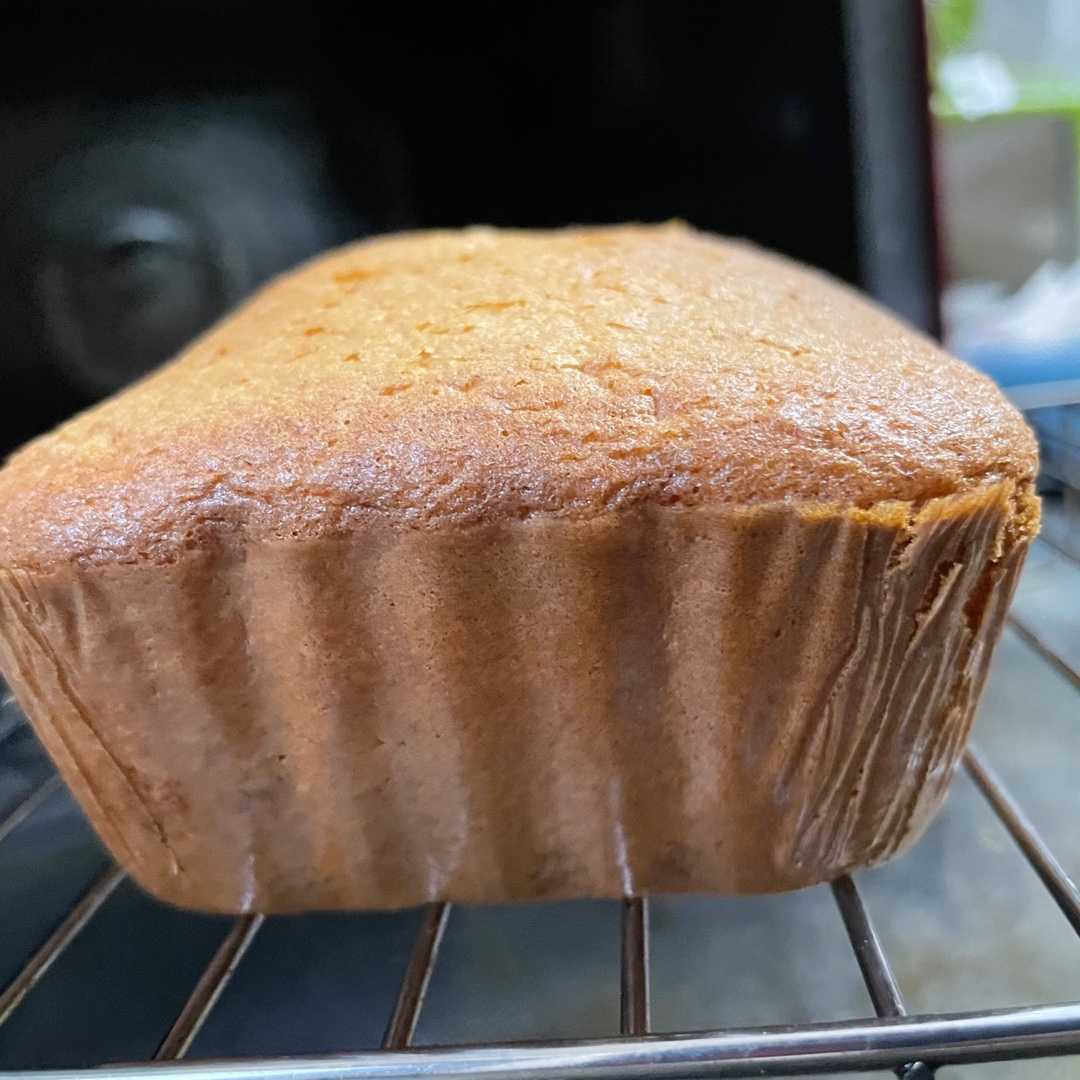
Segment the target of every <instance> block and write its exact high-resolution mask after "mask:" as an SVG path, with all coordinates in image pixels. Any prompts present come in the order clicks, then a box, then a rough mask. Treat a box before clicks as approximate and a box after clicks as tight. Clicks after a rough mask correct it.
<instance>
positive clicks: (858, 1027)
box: [0, 619, 1080, 1080]
mask: <svg viewBox="0 0 1080 1080" xmlns="http://www.w3.org/2000/svg"><path fill="white" fill-rule="evenodd" d="M1011 623H1012V625H1013V627H1014V629H1015V630H1016V631H1017V632H1018V633H1019V634H1020V636H1021V637H1022V638H1023V639H1024V640H1025V641H1026V642H1027V643H1028V645H1029V646H1031V647H1032V648H1034V649H1035V650H1036V651H1037V652H1039V653H1040V654H1041V655H1042V656H1043V657H1044V658H1045V659H1047V660H1048V661H1049V662H1050V663H1051V664H1053V665H1054V666H1055V667H1056V668H1057V669H1058V670H1060V671H1062V672H1063V673H1065V674H1066V675H1067V676H1068V678H1070V679H1071V680H1072V681H1073V682H1074V683H1075V684H1077V685H1078V686H1080V674H1078V673H1077V672H1076V671H1074V670H1073V669H1072V668H1071V667H1069V665H1068V664H1067V663H1066V662H1065V661H1064V660H1063V659H1062V658H1061V657H1059V656H1058V655H1056V654H1055V653H1054V652H1053V651H1052V650H1051V649H1049V648H1048V647H1047V645H1046V644H1045V643H1044V642H1043V641H1041V640H1040V638H1039V637H1038V635H1036V634H1035V633H1033V632H1032V631H1031V629H1030V628H1028V627H1026V626H1024V625H1023V624H1021V623H1019V622H1018V621H1017V620H1016V619H1012V620H1011ZM11 733H12V729H11V728H10V727H9V729H8V730H6V731H0V742H2V741H3V740H4V739H5V738H7V736H9V735H10V734H11ZM964 766H965V768H966V770H967V772H968V774H969V775H970V777H971V779H972V780H973V781H974V783H975V785H976V787H977V788H978V790H979V791H980V792H981V793H982V795H983V797H984V798H985V800H986V802H987V803H988V805H989V806H990V807H991V809H992V810H993V811H994V813H995V814H996V815H997V817H998V819H999V820H1000V821H1001V823H1002V824H1003V825H1004V827H1005V828H1006V830H1007V831H1008V833H1009V834H1010V835H1011V837H1012V838H1013V840H1014V841H1015V842H1016V844H1017V846H1018V847H1019V849H1020V851H1021V852H1022V853H1023V855H1024V857H1025V858H1026V860H1027V862H1028V863H1029V864H1030V866H1031V868H1032V869H1033V870H1034V871H1035V873H1036V874H1037V875H1038V877H1039V879H1040V880H1041V881H1042V883H1043V885H1044V886H1045V887H1046V889H1047V891H1048V892H1049V893H1050V895H1051V896H1052V897H1053V899H1054V901H1055V903H1056V904H1057V906H1058V907H1059V908H1060V910H1061V912H1062V914H1063V915H1064V916H1065V918H1066V919H1067V920H1068V921H1069V923H1070V924H1071V926H1072V927H1073V929H1074V930H1075V931H1076V932H1077V933H1078V934H1080V888H1078V887H1077V885H1076V884H1075V883H1074V882H1073V881H1072V880H1071V879H1070V878H1069V876H1068V874H1067V873H1066V872H1065V871H1064V869H1063V868H1062V867H1061V865H1060V864H1059V862H1058V861H1057V859H1056V858H1055V857H1054V854H1053V852H1052V851H1051V850H1050V849H1049V848H1048V846H1047V845H1046V843H1045V842H1044V840H1043V839H1042V837H1041V836H1040V835H1039V833H1038V831H1037V830H1036V828H1035V826H1034V825H1033V824H1032V822H1031V820H1030V819H1029V818H1028V817H1027V815H1026V814H1025V813H1024V811H1023V809H1022V808H1021V807H1020V805H1019V804H1018V803H1017V801H1016V800H1015V798H1014V797H1013V796H1012V795H1011V794H1010V793H1009V791H1008V790H1007V789H1006V787H1005V785H1004V784H1003V783H1002V781H1001V779H1000V778H999V777H998V776H997V775H996V773H995V772H994V770H993V769H992V768H991V767H990V765H989V764H988V763H987V761H986V760H985V758H984V757H983V755H982V753H981V752H980V751H979V750H978V749H977V748H976V747H974V746H972V747H971V748H970V749H969V750H968V752H967V755H966V757H965V759H964ZM58 788H59V780H58V778H56V777H55V776H53V777H50V778H49V779H48V780H46V781H45V782H44V783H43V784H41V785H40V786H39V787H38V788H37V789H36V790H35V791H33V792H32V793H31V794H30V795H29V796H27V797H26V798H25V799H24V800H23V801H22V802H21V803H20V804H19V805H17V806H16V807H15V808H14V809H13V810H12V811H11V812H10V813H9V814H8V815H7V817H6V818H4V819H3V820H0V842H2V841H3V840H4V838H6V837H7V836H9V835H10V834H11V833H12V832H13V831H14V830H15V829H16V828H17V827H18V826H19V825H20V824H21V823H22V822H24V821H25V820H26V819H27V818H29V817H30V815H31V814H33V813H34V812H35V811H36V810H37V809H38V808H40V807H41V806H42V805H43V804H44V803H45V802H46V801H47V800H48V799H49V798H50V796H51V795H53V794H54V793H55V792H56V791H57V790H58ZM124 877H125V874H124V872H123V871H122V870H120V869H119V868H116V867H111V868H109V869H107V870H106V871H105V872H104V873H102V874H101V875H100V876H99V877H98V878H97V879H96V880H95V881H94V882H93V883H92V884H91V885H90V887H89V888H88V889H87V890H86V891H85V892H84V894H83V895H82V897H81V898H80V899H79V900H78V902H77V903H76V904H75V906H74V907H73V908H72V910H71V911H70V912H69V913H68V914H67V915H66V916H65V917H64V918H63V920H62V921H61V922H60V924H59V925H58V926H57V927H56V929H55V930H54V931H53V932H52V934H50V935H49V937H48V938H47V939H46V940H45V941H44V942H43V943H42V945H41V946H40V947H39V948H38V950H37V951H36V952H35V953H34V954H33V956H32V957H31V958H30V959H29V961H28V962H27V963H26V964H25V966H24V967H23V968H22V970H21V971H20V972H19V973H18V975H16V977H15V978H14V979H13V980H12V982H11V983H10V985H8V986H7V988H6V989H4V990H3V991H2V992H0V1025H2V1024H3V1023H4V1021H5V1020H7V1019H8V1018H9V1017H10V1016H11V1014H12V1013H13V1012H14V1011H15V1010H16V1009H17V1008H18V1007H19V1005H20V1003H21V1002H22V1001H23V1000H24V998H25V997H26V996H27V994H29V993H30V992H31V991H32V990H33V989H34V987H35V986H36V985H37V984H38V983H39V982H40V981H41V980H42V979H43V978H44V977H45V975H46V974H47V973H48V971H49V970H50V968H52V966H53V965H54V964H55V963H56V962H57V960H59V959H60V957H61V956H62V955H63V954H64V952H65V950H66V949H67V948H68V947H69V946H70V945H71V944H72V942H73V941H74V940H75V939H76V938H77V936H78V935H79V933H80V932H81V931H82V930H83V929H84V927H86V925H87V924H88V923H89V922H90V920H91V919H93V917H94V915H95V913H96V912H97V911H98V910H99V909H100V908H101V906H102V905H103V904H104V903H105V902H106V900H108V898H109V897H110V896H111V895H112V893H113V892H114V890H115V889H116V888H117V886H118V885H119V884H120V883H121V882H122V881H123V880H124ZM832 893H833V897H834V899H835V902H836V905H837V908H838V910H839V913H840V917H841V919H842V921H843V924H844V927H845V929H846V931H847V936H848V939H849V941H850V944H851V948H852V951H853V953H854V957H855V960H856V962H857V964H858V967H859V970H860V972H861V974H862V978H863V981H864V983H865V985H866V989H867V992H868V994H869V997H870V1000H871V1002H872V1004H873V1007H874V1012H875V1015H874V1016H873V1017H870V1018H866V1019H860V1020H854V1021H843V1022H835V1023H824V1024H822V1023H816V1024H806V1025H799V1026H774V1027H762V1028H753V1029H746V1028H738V1029H722V1030H717V1031H706V1032H691V1033H667V1034H657V1033H653V1032H652V1030H651V1025H650V994H649V904H648V899H647V898H645V897H639V898H632V899H627V900H625V901H624V902H623V904H622V907H621V941H622V949H621V971H620V994H621V1010H620V1033H619V1035H618V1036H617V1037H612V1038H609V1039H590V1040H578V1041H557V1042H544V1043H540V1042H531V1043H501V1044H494V1043H492V1044H476V1045H469V1046H453V1047H424V1048H413V1047H412V1045H411V1044H412V1039H413V1034H414V1032H415V1030H416V1025H417V1021H418V1019H419V1016H420V1012H421V1009H422V1008H423V1005H424V998H425V994H426V992H427V988H428V985H429V983H430V980H431V976H432V972H433V971H434V968H435V965H436V962H437V959H438V955H439V947H440V944H441V942H442V939H443V936H444V934H445V930H446V926H447V921H448V920H449V919H450V918H451V914H452V913H451V906H450V905H449V904H445V903H436V904H430V905H428V906H427V907H426V908H425V909H424V911H423V913H422V917H421V919H420V923H419V927H418V929H417V931H416V934H415V938H414V941H413V945H412V951H411V954H410V957H409V961H408V964H407V965H406V968H405V972H404V975H403V977H402V980H401V984H400V988H399V990H398V994H397V998H396V1001H395V1004H394V1007H393V1011H392V1013H391V1015H390V1018H389V1020H388V1022H387V1025H386V1029H385V1034H384V1036H383V1039H382V1045H381V1048H380V1049H379V1050H377V1051H365V1052H360V1053H350V1054H335V1055H327V1056H322V1057H314V1056H308V1057H293V1058H265V1059H256V1058H245V1059H232V1060H228V1061H218V1062H188V1061H185V1058H186V1056H187V1053H188V1051H189V1050H190V1048H191V1046H192V1044H193V1042H194V1041H195V1038H196V1037H197V1035H198V1034H199V1031H200V1030H201V1028H202V1027H203V1025H204V1024H205V1022H206V1020H207V1018H208V1017H209V1016H210V1014H211V1013H212V1011H213V1009H214V1007H215V1005H216V1004H217V1002H218V1000H219V999H220V997H221V995H222V993H223V992H224V991H225V989H226V987H227V986H228V985H229V982H230V980H231V979H232V977H233V975H234V973H235V972H236V970H237V968H238V967H239V965H240V964H241V963H242V961H243V959H244V956H245V954H246V953H247V951H248V949H249V948H250V947H251V945H252V943H253V942H254V941H255V939H256V937H257V935H258V933H259V931H260V929H261V928H262V927H263V925H264V923H265V919H264V917H263V916H261V915H245V916H241V917H239V918H237V919H235V920H234V922H233V924H232V927H231V928H230V930H229V931H228V932H227V934H226V935H225V937H224V939H223V940H222V941H221V943H220V945H219V946H218V948H217V950H216V952H215V953H214V955H213V957H212V958H211V960H210V962H209V963H208V964H207V966H206V968H205V970H204V971H203V973H202V975H201V977H200V978H199V979H198V981H197V983H196V984H195V986H194V988H193V989H192V991H191V993H190V995H189V997H188V999H187V1001H186V1003H185V1004H184V1006H183V1008H182V1009H181V1011H180V1013H179V1015H178V1016H177V1018H176V1020H175V1021H174V1022H173V1024H172V1026H171V1027H170V1028H169V1030H168V1032H167V1033H166V1034H165V1036H164V1038H163V1039H162V1041H161V1043H160V1045H159V1047H158V1049H157V1052H156V1053H155V1055H154V1059H153V1061H152V1062H148V1063H145V1064H134V1065H119V1066H107V1067H101V1068H96V1069H93V1070H50V1071H38V1072H36V1073H32V1074H25V1075H29V1076H34V1077H36V1078H37V1080H67V1078H71V1080H78V1078H86V1077H89V1076H94V1077H98V1078H102V1080H108V1078H110V1077H115V1078H117V1080H121V1078H122V1080H144V1078H146V1080H149V1078H150V1077H160V1076H162V1074H163V1073H166V1074H170V1075H172V1074H175V1075H176V1076H177V1077H178V1078H181V1077H182V1078H184V1080H375V1078H377V1080H398V1078H400V1080H407V1078H408V1080H413V1078H418V1077H424V1078H428V1080H457V1078H462V1080H464V1078H466V1077H469V1078H472V1077H480V1076H483V1077H485V1078H489V1080H490V1078H505V1080H551V1078H555V1077H560V1078H561V1077H572V1078H574V1080H609V1078H614V1077H620V1078H639V1080H653V1078H661V1077H662V1078H674V1077H690V1076H693V1077H746V1076H791V1075H807V1074H813V1073H820V1072H826V1071H828V1072H858V1071H863V1070H869V1069H879V1068H891V1069H893V1070H895V1071H896V1073H897V1075H898V1076H899V1077H901V1078H902V1080H926V1078H929V1077H932V1076H933V1074H934V1070H935V1069H936V1068H938V1067H939V1066H942V1065H959V1064H965V1063H974V1062H987V1061H997V1060H1004V1059H1011V1058H1020V1057H1048V1056H1055V1055H1065V1054H1080V1001H1076V1002H1067V1003H1063V1004H1057V1005H1041V1006H1028V1007H1017V1008H1011V1009H999V1010H991V1011H978V1012H963V1013H950V1014H940V1015H909V1014H908V1012H907V1010H906V1008H905V1005H904V999H903V996H902V994H901V992H900V988H899V986H898V985H897V981H896V979H895V977H894V976H893V972H892V968H891V966H890V963H889V960H888V957H887V956H886V953H885V950H884V948H883V947H882V944H881V941H880V939H879V938H878V935H877V933H876V931H875V929H874V924H873V921H872V919H871V916H870V913H869V911H868V910H867V907H866V905H865V903H864V902H863V899H862V897H861V895H860V893H859V890H858V887H857V886H856V884H855V882H854V880H853V879H852V878H850V877H843V878H840V879H839V880H838V881H836V882H834V883H833V885H832ZM15 1075H18V1074H12V1073H0V1077H5V1078H11V1077H13V1076H15Z"/></svg>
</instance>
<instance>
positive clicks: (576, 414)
mask: <svg viewBox="0 0 1080 1080" xmlns="http://www.w3.org/2000/svg"><path fill="white" fill-rule="evenodd" d="M1035 470H1036V448H1035V443H1034V440H1033V438H1032V435H1031V433H1030V432H1029V430H1028V428H1027V427H1026V426H1025V424H1024V422H1023V420H1022V419H1021V417H1020V416H1019V414H1018V413H1017V412H1016V411H1015V410H1014V409H1013V408H1012V407H1011V406H1010V405H1009V404H1008V403H1007V402H1006V401H1005V399H1004V398H1003V397H1002V395H1001V394H1000V393H999V392H998V390H997V389H995V387H994V386H993V385H992V384H991V383H990V382H989V381H988V380H987V379H985V378H983V377H982V376H981V375H978V374H976V373H975V372H973V371H971V370H970V369H968V368H967V367H965V366H964V365H963V364H961V363H959V362H958V361H956V360H954V359H952V358H950V357H949V356H947V355H946V354H945V353H943V352H942V351H941V350H940V349H939V348H938V347H936V346H935V345H934V344H932V343H931V342H930V341H928V340H926V339H925V338H923V337H921V336H920V335H918V334H917V333H915V332H913V331H911V330H909V329H907V328H905V327H904V326H902V325H901V324H899V323H898V322H897V321H895V320H894V319H893V318H891V317H890V316H889V315H887V314H885V313H884V312H883V311H880V310H878V309H877V308H875V307H874V306H872V305H871V304H870V303H868V302H867V301H865V300H863V299H861V298H860V297H859V296H857V295H856V294H855V293H854V292H852V291H850V290H849V289H847V288H846V287H843V286H841V285H838V284H836V283H834V282H832V281H830V280H829V279H827V278H825V277H824V276H821V275H819V274H817V273H814V272H812V271H809V270H806V269H803V268H801V267H799V266H797V265H795V264H793V263H791V262H789V261H787V260H785V259H782V258H779V257H777V256H774V255H771V254H767V253H764V252H762V251H759V250H757V249H755V248H752V247H750V246H747V245H743V244H740V243H734V242H729V241H723V240H720V239H717V238H713V237H709V236H705V235H702V234H700V233H697V232H694V231H693V230H692V229H689V228H687V227H684V226H681V225H677V224H676V225H665V226H659V227H655V226H654V227H636V226H627V227H618V228H596V229H568V230H563V231H553V232H527V231H498V230H493V229H487V228H474V229H467V230H465V231H461V232H430V233H417V234H412V235H403V236H393V237H387V238H381V239H376V240H372V241H367V242H363V243H359V244H355V245H353V246H350V247H347V248H344V249H342V250H339V251H336V252H333V253H331V254H329V255H326V256H324V257H322V258H320V259H318V260H316V261H314V262H312V263H309V264H308V265H306V266H304V267H302V268H301V269H299V270H298V271H296V272H294V273H292V274H289V275H287V276H286V277H284V278H282V279H280V280H278V281H276V282H274V283H272V284H271V285H270V286H268V287H267V288H265V289H264V290H262V291H261V292H260V293H259V294H258V295H256V296H255V297H254V299H252V300H251V301H250V302H249V303H247V304H246V305H245V306H244V307H243V308H241V309H240V310H239V311H238V312H236V313H235V314H234V315H232V316H231V317H229V318H227V319H226V320H225V321H223V322H222V323H220V324H219V325H218V326H216V327H215V328H214V329H212V330H211V331H209V332H208V333H207V334H205V335H204V336H203V337H201V338H200V339H199V340H197V341H196V342H195V343H194V344H193V345H192V346H191V347H190V348H189V349H188V350H187V351H186V352H185V353H184V355H182V356H181V357H180V358H179V359H178V360H176V361H174V362H173V363H172V364H170V365H168V366H167V367H165V368H163V369H162V370H160V371H159V372H157V373H156V374H154V375H152V376H151V377H149V378H146V379H144V380H143V381H142V382H140V383H138V384H137V385H135V386H133V387H131V388H130V389H128V390H126V391H125V392H123V393H121V394H120V395H118V396H117V397H115V398H113V399H111V400H109V401H107V402H105V403H104V404H102V405H100V406H98V407H96V408H94V409H91V410H89V411H88V412H85V413H83V414H82V415H80V416H78V417H76V418H75V419H73V420H71V421H70V422H68V423H66V424H64V425H63V426H62V427H60V428H59V429H57V430H56V431H54V432H53V433H51V434H49V435H46V436H44V437H42V438H39V439H37V440H36V441H34V442H32V443H30V444H29V445H28V446H26V447H24V448H23V449H22V450H21V451H19V452H17V453H16V454H15V455H14V456H13V457H12V458H11V459H10V461H9V462H8V463H7V465H6V466H5V467H4V469H3V470H2V471H0V669H2V671H3V673H4V675H5V677H6V678H7V679H8V680H9V681H10V683H11V686H12V687H13V688H14V691H15V693H16V695H17V697H18V700H19V701H20V703H21V704H22V705H23V706H24V708H25V709H26V712H27V713H28V714H29V716H30V718H31V720H32V722H33V724H34V727H35V729H36V730H37V732H38V734H39V735H40V737H41V739H42V741H43V742H44V743H45V745H46V747H47V748H48V750H49V752H50V753H51V755H52V757H53V758H54V760H55V761H56V764H57V766H58V767H59V769H60V772H61V773H62V775H63V777H64V779H65V780H66V781H67V783H68V784H69V785H70V786H71V788H72V790H73V791H74V792H75V794H76V796H77V797H78V799H79V801H80V802H81V804H82V806H83V807H84V809H85V811H86V813H87V814H88V815H89V818H90V820H91V821H92V822H93V824H94V826H95V827H96V828H97V830H98V831H99V832H100V834H101V836H102V837H103V838H104V840H105V842H106V844H107V845H108V847H109V848H110V850H111V851H112V852H113V854H114V855H115V856H116V858H117V859H118V860H119V861H120V863H121V864H122V865H123V866H125V867H126V868H127V869H128V870H129V871H130V872H131V874H132V875H133V876H134V877H135V879H136V880H137V881H139V882H140V883H141V884H142V885H143V886H144V887H145V888H146V889H148V890H149V891H151V892H152V893H154V894H156V895H157V896H159V897H162V898H163V899H165V900H167V901H171V902H172V903H175V904H180V905H183V906H186V907H193V908H201V909H207V910H213V911H222V912H240V911H264V912H275V911H299V910H308V909H319V908H389V907H398V906H402V905H411V904H416V903H419V902H421V901H429V900H433V899H447V900H453V901H477V902H495V901H506V900H524V899H537V898H547V897H584V896H591V897H617V896H623V895H626V894H631V893H634V894H643V893H654V892H683V891H691V890H695V891H710V892H717V893H754V892H766V891H774V890H782V889H793V888H798V887H801V886H805V885H810V884H813V883H815V882H820V881H823V880H827V879H830V878H833V877H835V876H837V875H839V874H842V873H844V872H846V871H848V870H851V869H852V868H853V867H860V866H866V865H870V864H874V863H878V862H880V861H881V860H883V859H887V858H889V857H890V856H892V855H894V854H895V853H896V852H898V851H900V850H901V849H902V848H904V847H905V846H906V845H908V844H910V843H911V842H912V841H913V840H914V839H915V838H916V837H918V835H919V834H920V833H921V832H922V830H923V829H924V828H925V827H926V825H927V823H928V821H929V820H930V818H931V817H932V815H933V813H934V811H935V810H936V809H937V807H938V806H939V804H940V803H941V800H942V798H943V796H944V793H945V790H946V788H947V786H948V783H949V780H950V777H951V775H952V773H953V771H954V769H955V767H956V764H957V760H958V758H959V756H960V754H961V751H962V748H963V746H964V741H965V738H966V736H967V734H968V729H969V726H970V724H971V719H972V713H973V710H974V708H975V703H976V700H977V698H978V695H979V691H980V688H981V686H982V684H983V680H984V677H985V675H986V669H987V663H988V661H989V658H990V652H991V649H992V647H993V645H994V642H995V640H996V638H997V636H998V633H999V631H1000V628H1001V624H1002V619H1003V616H1004V612H1005V608H1006V606H1007V604H1008V602H1009V597H1010V594H1011V592H1012V589H1013V585H1014V583H1015V581H1016V577H1017V572H1018V570H1019V568H1020V565H1021V562H1022V560H1023V557H1024V553H1025V551H1026V549H1027V546H1028V542H1029V541H1030V539H1031V537H1032V536H1033V534H1034V532H1035V530H1036V528H1037V523H1038V503H1037V500H1036V498H1035V495H1034V493H1033V478H1034V475H1035Z"/></svg>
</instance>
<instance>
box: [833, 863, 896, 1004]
mask: <svg viewBox="0 0 1080 1080" xmlns="http://www.w3.org/2000/svg"><path fill="white" fill-rule="evenodd" d="M832 890H833V895H834V896H835V897H836V906H837V907H838V908H839V909H840V917H841V918H842V919H843V920H844V928H845V929H846V930H847V933H848V938H849V939H850V940H851V947H852V949H853V950H854V952H855V959H856V960H857V961H858V964H859V970H860V971H861V972H862V977H863V981H864V982H865V983H866V990H867V993H868V994H869V995H870V1000H871V1001H872V1002H873V1004H874V1012H876V1013H877V1014H878V1016H904V1015H905V1014H906V1013H907V1010H906V1009H905V1008H904V999H903V998H902V997H901V996H900V987H898V986H897V985H896V979H895V977H894V976H893V973H892V968H890V967H889V961H888V959H887V958H886V956H885V950H884V949H883V948H882V947H881V942H880V940H879V939H878V936H877V931H876V930H875V929H874V926H873V923H871V921H870V916H869V915H868V914H867V911H866V905H865V904H863V902H862V897H861V896H860V895H859V892H858V890H857V889H856V888H855V882H853V881H852V880H851V878H850V877H848V876H846V875H845V876H844V877H842V878H839V879H838V880H836V881H834V882H833V885H832Z"/></svg>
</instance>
